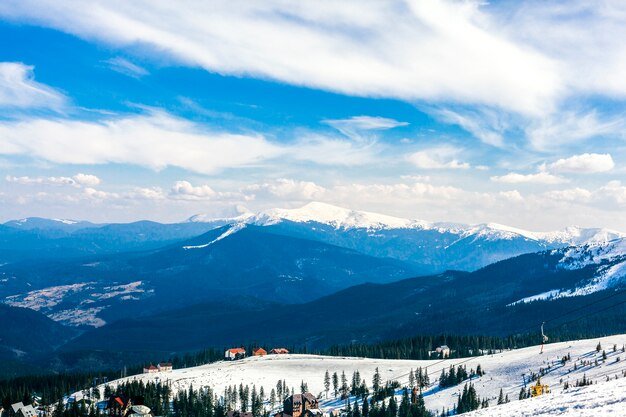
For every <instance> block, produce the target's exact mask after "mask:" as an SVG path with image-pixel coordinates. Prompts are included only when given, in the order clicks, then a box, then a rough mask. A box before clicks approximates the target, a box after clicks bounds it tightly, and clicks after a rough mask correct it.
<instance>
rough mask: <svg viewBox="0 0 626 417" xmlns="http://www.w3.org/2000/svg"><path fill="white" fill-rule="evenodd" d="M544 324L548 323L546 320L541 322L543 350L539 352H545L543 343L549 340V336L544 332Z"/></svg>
mask: <svg viewBox="0 0 626 417" xmlns="http://www.w3.org/2000/svg"><path fill="white" fill-rule="evenodd" d="M544 324H546V322H545V321H544V322H543V323H541V351H540V352H539V353H540V354H541V353H543V345H544V344H545V343H546V342H547V341H548V336H546V334H545V333H544V332H543V325H544Z"/></svg>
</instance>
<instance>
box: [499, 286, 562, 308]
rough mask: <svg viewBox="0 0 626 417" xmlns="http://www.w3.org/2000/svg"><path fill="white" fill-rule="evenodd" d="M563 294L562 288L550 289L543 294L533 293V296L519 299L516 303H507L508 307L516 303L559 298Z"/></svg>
mask: <svg viewBox="0 0 626 417" xmlns="http://www.w3.org/2000/svg"><path fill="white" fill-rule="evenodd" d="M561 294H562V293H561V290H550V291H546V292H543V293H541V294H537V295H533V296H531V297H526V298H522V299H521V300H517V301H515V302H514V303H511V304H507V307H508V306H514V305H516V304H526V303H531V302H533V301H538V300H550V299H553V298H558V297H559V296H560V295H561Z"/></svg>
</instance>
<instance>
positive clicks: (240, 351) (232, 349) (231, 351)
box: [228, 348, 246, 353]
mask: <svg viewBox="0 0 626 417" xmlns="http://www.w3.org/2000/svg"><path fill="white" fill-rule="evenodd" d="M228 351H229V352H230V353H246V350H245V349H244V348H231V349H228Z"/></svg>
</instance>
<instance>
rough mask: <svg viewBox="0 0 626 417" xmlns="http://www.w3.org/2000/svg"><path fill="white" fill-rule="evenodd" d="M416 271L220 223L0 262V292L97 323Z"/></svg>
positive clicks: (293, 297)
mask: <svg viewBox="0 0 626 417" xmlns="http://www.w3.org/2000/svg"><path fill="white" fill-rule="evenodd" d="M418 273H419V269H418V268H416V267H414V266H413V265H411V264H407V263H404V262H401V261H398V260H394V259H381V258H374V257H371V256H367V255H363V254H361V253H359V252H356V251H353V250H350V249H345V248H341V247H337V246H333V245H329V244H326V243H321V242H317V241H313V240H305V239H300V238H295V237H290V236H284V235H277V234H273V233H270V229H267V228H264V227H258V226H252V225H244V226H225V227H223V228H218V229H215V230H212V231H210V232H208V233H206V234H204V235H201V236H199V237H196V238H193V239H191V240H187V241H184V242H180V243H177V244H175V245H171V246H168V247H166V248H162V249H159V250H155V251H147V252H135V253H126V254H116V255H106V256H101V257H91V258H88V259H81V260H79V261H74V260H69V261H54V262H52V261H42V262H39V263H33V262H22V263H15V264H10V265H5V266H2V267H0V277H4V278H3V279H4V282H3V283H2V287H0V296H2V297H4V298H5V302H6V303H10V304H11V305H15V306H21V307H30V308H34V309H37V310H39V311H42V312H45V313H46V314H47V315H48V316H49V317H52V318H55V319H57V320H59V321H61V322H65V323H68V324H72V325H81V324H84V325H92V326H100V325H102V324H104V322H105V321H106V322H109V321H111V320H115V319H117V318H122V317H132V316H134V315H137V314H143V315H145V314H147V313H148V312H156V311H160V310H164V309H172V308H175V307H185V306H189V305H191V304H194V303H199V302H203V301H207V300H221V299H231V298H237V297H246V296H253V297H256V298H259V299H261V300H264V301H278V302H281V303H301V302H307V301H311V300H314V299H316V298H319V297H321V296H324V295H328V294H331V293H333V292H335V291H337V290H340V289H343V288H347V287H349V286H352V285H356V284H360V283H363V282H392V281H396V280H399V279H402V278H406V277H409V276H414V275H416V274H418Z"/></svg>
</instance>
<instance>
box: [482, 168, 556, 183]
mask: <svg viewBox="0 0 626 417" xmlns="http://www.w3.org/2000/svg"><path fill="white" fill-rule="evenodd" d="M491 181H495V182H503V183H507V184H522V183H529V184H561V183H564V182H567V180H566V179H565V178H562V177H558V176H556V175H553V174H550V173H549V172H544V171H542V172H538V173H536V174H518V173H516V172H511V173H508V174H506V175H502V176H493V177H491Z"/></svg>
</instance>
